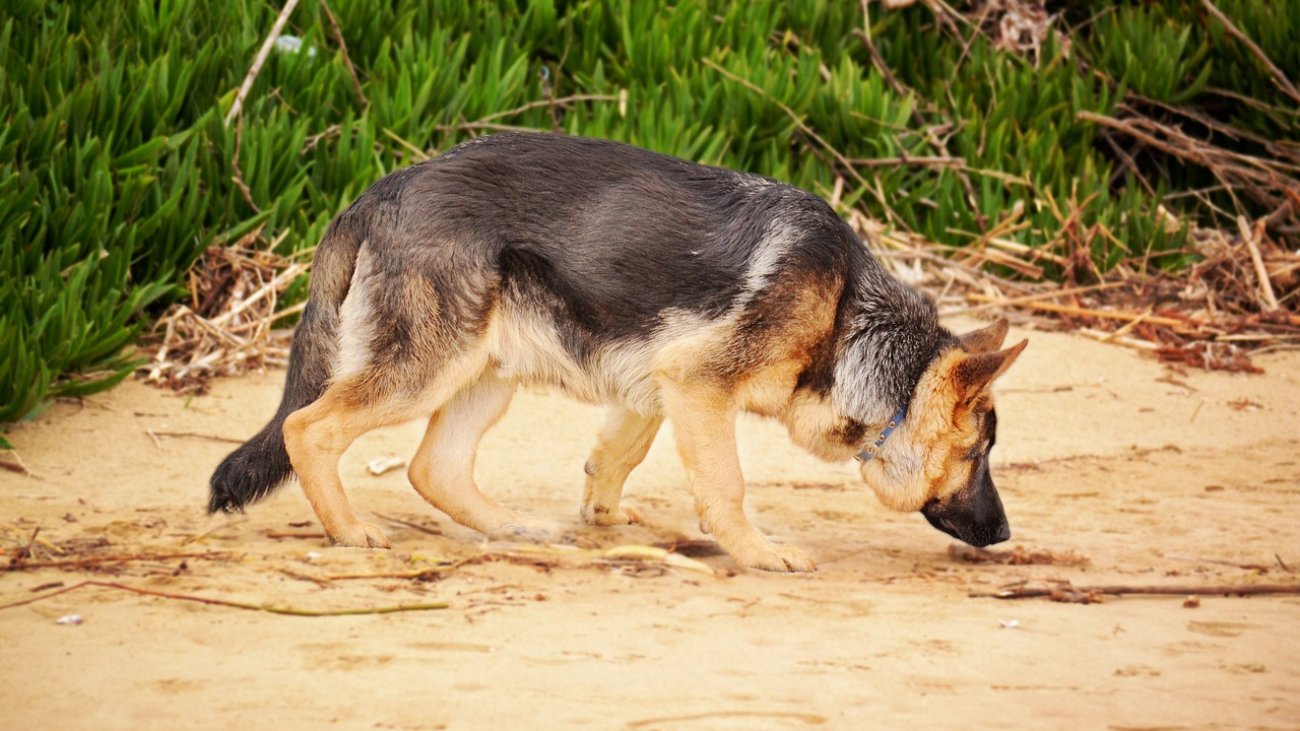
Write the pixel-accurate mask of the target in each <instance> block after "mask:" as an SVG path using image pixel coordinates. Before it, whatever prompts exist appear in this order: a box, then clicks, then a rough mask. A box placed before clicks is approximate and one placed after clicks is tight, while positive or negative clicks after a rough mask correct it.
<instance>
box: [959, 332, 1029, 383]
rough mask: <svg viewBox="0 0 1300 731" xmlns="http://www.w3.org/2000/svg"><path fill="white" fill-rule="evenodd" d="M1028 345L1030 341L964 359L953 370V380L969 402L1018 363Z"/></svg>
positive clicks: (1022, 341)
mask: <svg viewBox="0 0 1300 731" xmlns="http://www.w3.org/2000/svg"><path fill="white" fill-rule="evenodd" d="M1004 334H1005V333H1004ZM1026 345H1029V341H1028V340H1021V341H1020V343H1019V344H1017V345H1013V346H1011V347H1010V348H1007V349H1006V350H997V351H993V352H991V353H975V354H973V355H971V356H969V357H967V358H964V359H962V361H961V362H960V363H958V364H957V367H956V368H954V369H953V379H954V380H955V381H956V383H957V386H958V388H959V389H960V390H961V392H962V393H963V394H964V395H965V398H966V399H967V400H969V399H970V398H972V397H974V396H975V395H977V394H979V393H980V392H981V391H983V390H984V389H985V388H987V387H988V385H989V384H990V383H992V382H993V379H995V378H997V377H998V376H1000V375H1002V374H1003V372H1005V371H1006V370H1007V369H1008V368H1010V367H1011V364H1012V363H1014V362H1015V361H1016V358H1018V357H1020V353H1021V351H1023V350H1024V349H1025V346H1026Z"/></svg>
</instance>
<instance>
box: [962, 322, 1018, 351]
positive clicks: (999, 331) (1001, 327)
mask: <svg viewBox="0 0 1300 731" xmlns="http://www.w3.org/2000/svg"><path fill="white" fill-rule="evenodd" d="M1010 327H1011V323H1009V322H1007V318H1005V317H1001V318H998V321H997V322H995V323H993V324H992V325H989V326H988V327H982V328H980V329H978V330H972V331H970V332H968V333H966V334H965V335H959V336H958V337H957V340H958V341H959V342H961V348H962V350H964V351H966V352H967V353H992V352H993V351H995V350H997V349H998V348H1001V347H1002V341H1003V340H1006V339H1007V330H1008V329H1009V328H1010Z"/></svg>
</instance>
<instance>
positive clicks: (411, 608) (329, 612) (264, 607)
mask: <svg viewBox="0 0 1300 731" xmlns="http://www.w3.org/2000/svg"><path fill="white" fill-rule="evenodd" d="M87 586H102V587H104V588H106V589H118V590H121V591H129V592H131V593H132V594H140V595H142V596H154V597H159V598H162V599H172V600H176V601H183V602H197V603H199V604H210V605H213V606H219V607H232V608H234V609H247V610H250V611H254V612H270V613H271V614H285V615H289V616H293V617H346V616H352V615H358V614H393V613H395V612H419V611H424V610H428V609H446V608H447V606H448V605H447V602H434V603H431V604H396V605H392V606H387V607H365V608H361V609H298V608H295V607H278V606H275V605H272V604H253V603H252V602H237V601H232V600H230V599H216V598H213V597H203V596H192V595H189V594H170V593H168V592H165V591H153V590H151V589H141V588H140V587H138V586H127V585H126V584H117V583H114V582H111V581H83V582H81V583H79V584H73V585H72V586H69V587H66V588H63V589H59V590H57V591H52V592H50V593H48V594H42V595H40V596H38V597H34V598H32V599H25V600H23V601H18V602H13V603H11V604H0V610H3V609H11V608H13V607H21V606H23V605H25V604H34V603H36V602H39V601H43V600H45V599H49V598H50V597H54V596H58V595H59V594H67V593H68V592H71V591H76V590H77V589H83V588H85V587H87Z"/></svg>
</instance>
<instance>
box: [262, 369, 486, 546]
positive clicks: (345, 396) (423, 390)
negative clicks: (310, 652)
mask: <svg viewBox="0 0 1300 731" xmlns="http://www.w3.org/2000/svg"><path fill="white" fill-rule="evenodd" d="M486 365H487V353H486V350H484V349H483V348H482V347H481V345H480V346H479V347H477V348H469V349H467V350H466V351H464V352H462V353H460V354H459V355H457V356H455V357H453V358H449V359H446V360H445V361H444V362H443V363H442V364H441V366H440V367H439V368H438V369H437V371H436V376H434V377H432V378H429V379H427V380H426V374H427V373H428V371H427V370H426V369H416V368H403V367H401V366H400V365H399V366H393V367H381V366H376V365H375V364H373V363H372V364H371V366H370V367H365V368H359V369H358V370H357V371H355V372H354V373H353V374H352V375H351V376H347V377H344V378H343V379H342V380H340V381H338V382H337V383H334V384H331V385H330V386H329V387H328V388H327V389H326V390H325V393H324V394H322V395H321V397H320V399H318V400H317V401H316V402H315V403H313V404H311V405H310V406H307V407H305V408H302V409H299V410H298V411H295V412H293V413H292V414H290V415H289V418H288V419H286V420H285V422H284V444H285V448H286V449H287V450H288V452H289V459H290V461H291V462H292V463H293V469H294V471H295V472H297V473H298V478H299V480H300V481H301V483H302V489H303V492H304V493H306V495H307V500H308V502H310V503H311V506H312V509H313V510H315V511H316V517H317V518H319V519H320V522H321V525H322V527H324V528H325V532H326V534H328V535H329V537H330V538H331V539H332V540H333V541H334V543H336V544H338V545H343V546H358V547H362V548H365V547H371V548H388V547H389V546H388V539H387V538H386V537H385V536H384V533H383V531H381V530H380V529H379V528H378V527H377V526H374V525H372V524H370V523H363V522H362V521H360V520H358V519H357V516H356V514H355V513H354V512H353V511H352V507H351V506H350V505H349V504H348V499H347V496H346V495H345V494H344V492H343V482H342V480H340V479H339V470H338V467H339V458H340V457H342V456H343V452H344V451H345V450H347V448H348V446H349V445H351V444H352V442H354V441H355V440H356V439H357V437H359V436H361V435H362V434H364V433H366V432H368V431H370V430H371V429H376V428H378V427H381V426H387V425H390V424H399V423H401V422H403V421H409V420H411V419H415V418H419V417H421V416H424V415H426V414H428V413H429V412H431V411H436V410H437V408H438V407H440V406H442V404H444V403H445V402H447V401H448V400H449V399H451V398H452V396H453V395H455V394H456V393H457V392H458V391H460V390H461V388H462V387H463V386H464V385H465V383H467V382H469V381H472V380H473V379H474V378H475V377H476V375H477V374H479V373H481V372H482V371H483V369H484V367H485V366H486Z"/></svg>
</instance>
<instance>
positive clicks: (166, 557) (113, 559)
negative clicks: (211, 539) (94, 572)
mask: <svg viewBox="0 0 1300 731" xmlns="http://www.w3.org/2000/svg"><path fill="white" fill-rule="evenodd" d="M178 558H180V559H185V560H189V559H191V558H195V559H205V560H209V561H216V560H219V559H226V558H230V554H229V553H222V552H220V551H202V552H197V553H195V552H189V553H184V552H182V553H132V554H126V555H116V556H80V557H78V558H67V559H60V560H57V561H25V560H22V559H20V558H14V559H12V560H10V561H9V563H8V564H6V565H5V566H4V567H2V568H0V571H27V570H30V569H50V568H84V567H88V566H98V565H102V564H107V563H113V564H118V563H135V562H139V561H172V560H175V559H178Z"/></svg>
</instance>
